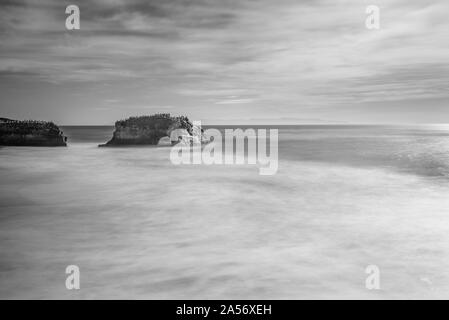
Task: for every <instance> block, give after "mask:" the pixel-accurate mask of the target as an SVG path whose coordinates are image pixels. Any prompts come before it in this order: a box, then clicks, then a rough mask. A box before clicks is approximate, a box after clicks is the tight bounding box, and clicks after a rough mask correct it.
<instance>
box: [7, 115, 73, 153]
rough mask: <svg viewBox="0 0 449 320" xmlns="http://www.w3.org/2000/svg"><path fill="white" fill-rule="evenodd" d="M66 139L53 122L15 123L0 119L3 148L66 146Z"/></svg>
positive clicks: (15, 121)
mask: <svg viewBox="0 0 449 320" xmlns="http://www.w3.org/2000/svg"><path fill="white" fill-rule="evenodd" d="M66 142H67V138H66V137H64V135H63V132H62V131H61V130H60V129H59V127H58V126H57V125H55V124H54V123H53V122H45V121H17V120H11V119H6V118H0V145H3V146H37V147H38V146H39V147H40V146H42V147H60V146H67V143H66Z"/></svg>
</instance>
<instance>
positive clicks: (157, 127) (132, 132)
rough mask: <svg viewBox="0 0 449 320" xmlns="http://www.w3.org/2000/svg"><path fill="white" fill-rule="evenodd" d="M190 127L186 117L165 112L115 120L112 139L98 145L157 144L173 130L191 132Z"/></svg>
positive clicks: (190, 124)
mask: <svg viewBox="0 0 449 320" xmlns="http://www.w3.org/2000/svg"><path fill="white" fill-rule="evenodd" d="M192 128H193V125H192V123H191V122H190V121H189V119H188V118H187V117H183V116H181V117H172V116H170V114H167V113H163V114H155V115H152V116H141V117H131V118H128V119H126V120H120V121H117V122H116V123H115V130H114V133H113V136H112V139H111V140H109V141H108V142H107V143H106V144H104V145H100V146H116V145H157V144H158V142H159V141H160V140H161V138H164V137H170V134H171V132H172V131H173V130H176V129H185V130H187V132H189V134H191V133H192ZM165 141H166V139H165Z"/></svg>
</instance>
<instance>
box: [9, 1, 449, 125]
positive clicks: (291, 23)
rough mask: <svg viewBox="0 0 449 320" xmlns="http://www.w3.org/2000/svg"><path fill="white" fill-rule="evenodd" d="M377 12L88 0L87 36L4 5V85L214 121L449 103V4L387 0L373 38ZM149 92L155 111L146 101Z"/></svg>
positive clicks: (324, 6) (34, 10) (279, 4)
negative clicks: (185, 111)
mask: <svg viewBox="0 0 449 320" xmlns="http://www.w3.org/2000/svg"><path fill="white" fill-rule="evenodd" d="M368 4H370V3H368V2H363V1H362V2H361V1H358V0H335V1H330V0H317V1H296V0H280V1H276V2H273V1H269V0H258V1H237V0H229V1H221V0H189V1H187V0H165V1H159V0H158V1H155V0H154V1H144V0H127V1H125V0H114V1H106V0H96V1H94V0H78V1H77V5H78V6H79V7H80V9H81V30H79V31H67V30H65V27H64V22H65V18H66V15H65V3H63V2H60V1H57V0H42V1H39V4H37V3H36V2H34V1H31V0H30V1H25V0H22V1H14V2H13V1H2V3H1V4H0V7H1V9H0V52H1V60H0V79H2V80H1V81H4V82H8V81H9V82H10V83H12V82H13V80H14V79H15V80H14V81H16V80H17V79H24V81H25V79H26V81H36V82H37V81H39V83H41V82H48V83H52V84H55V85H59V86H63V87H70V86H73V84H77V86H81V85H83V84H86V85H87V84H89V85H88V86H91V87H92V86H93V87H96V88H97V89H98V90H97V92H101V90H103V89H102V88H103V87H100V85H101V86H105V85H106V86H111V87H114V88H115V89H117V88H119V90H120V91H121V92H122V95H123V96H124V97H122V100H125V102H124V105H156V106H157V105H161V106H163V105H171V106H174V107H175V108H176V106H185V107H186V108H192V110H197V108H199V109H202V111H201V112H199V113H200V114H204V115H205V116H207V117H210V116H211V113H212V112H217V110H216V108H218V106H220V105H226V106H227V108H230V107H232V105H236V106H238V105H239V106H240V107H245V108H246V109H245V110H247V114H246V116H248V117H249V116H250V115H251V114H252V113H254V112H261V113H265V115H266V116H272V115H276V114H278V113H279V112H285V113H288V114H290V113H292V112H293V113H294V112H296V113H297V114H298V115H299V114H300V113H303V112H312V111H311V110H318V111H317V112H319V110H321V109H322V108H327V109H328V110H330V109H329V107H331V108H334V109H335V110H337V109H338V108H340V107H341V105H347V104H351V105H354V107H355V106H356V105H358V104H363V103H367V102H375V101H379V102H388V101H397V100H406V99H410V98H414V99H426V98H430V97H434V98H435V97H438V98H442V99H449V91H448V90H449V89H448V88H447V83H448V80H449V70H448V67H447V62H448V60H447V59H448V58H447V57H448V56H449V38H448V37H447V32H448V31H447V30H449V20H447V18H446V14H445V13H446V12H448V10H449V3H448V2H447V1H443V0H439V1H433V2H423V1H418V0H409V1H405V0H389V1H386V0H379V1H377V4H378V5H379V6H380V8H381V29H380V30H367V29H366V28H365V25H364V24H365V18H366V14H365V7H366V5H368ZM33 79H34V80H33ZM98 94H99V93H98ZM147 94H148V95H150V96H151V101H143V100H144V99H143V98H139V97H143V96H146V95H147ZM230 96H235V98H229V97H230ZM99 98H101V97H99ZM211 106H215V107H211ZM211 110H213V111H211ZM228 110H232V109H228ZM295 110H296V111H295ZM242 112H243V111H239V115H240V113H242ZM335 112H337V111H335ZM325 116H329V117H332V112H330V113H329V114H328V115H325ZM310 117H311V118H315V117H320V118H321V117H323V115H322V114H310Z"/></svg>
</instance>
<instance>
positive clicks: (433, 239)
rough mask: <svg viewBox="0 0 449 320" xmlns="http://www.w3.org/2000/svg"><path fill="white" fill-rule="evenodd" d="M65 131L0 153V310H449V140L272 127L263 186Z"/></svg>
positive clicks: (247, 172) (424, 132) (249, 174)
mask: <svg viewBox="0 0 449 320" xmlns="http://www.w3.org/2000/svg"><path fill="white" fill-rule="evenodd" d="M62 129H63V131H64V132H65V134H67V135H68V137H69V146H68V147H67V148H46V147H42V148H32V147H3V148H0V177H1V178H0V239H1V240H0V298H3V299H5V298H21V299H22V298H49V299H60V298H67V299H82V298H84V299H85V298H103V299H108V298H136V299H144V298H148V299H164V298H173V299H174V298H179V299H184V298H187V299H240V298H241V299H312V298H323V299H328V298H338V299H345V298H356V299H358V298H360V299H361V298H367V299H383V298H393V299H399V298H405V299H408V298H412V299H413V298H424V299H426V298H446V299H447V298H449V197H448V195H449V127H448V126H285V127H280V128H279V168H278V171H277V173H276V174H275V175H273V176H261V175H259V174H258V168H257V167H255V166H252V165H234V166H232V165H230V166H222V165H210V166H207V165H173V164H172V163H171V162H170V159H169V152H170V148H169V147H165V148H163V147H122V148H98V147H97V145H98V144H100V143H104V142H106V141H107V140H108V139H109V138H110V137H111V136H112V131H113V128H112V127H63V128H62ZM68 265H76V266H78V267H79V269H80V287H81V288H80V289H79V290H67V288H66V286H65V280H66V277H67V276H68V275H67V274H65V269H66V267H67V266H68ZM369 265H375V266H377V267H378V268H379V271H380V288H379V290H368V289H367V287H366V285H365V282H366V278H367V277H368V276H369V275H368V274H367V273H365V270H366V268H367V266H369Z"/></svg>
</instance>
